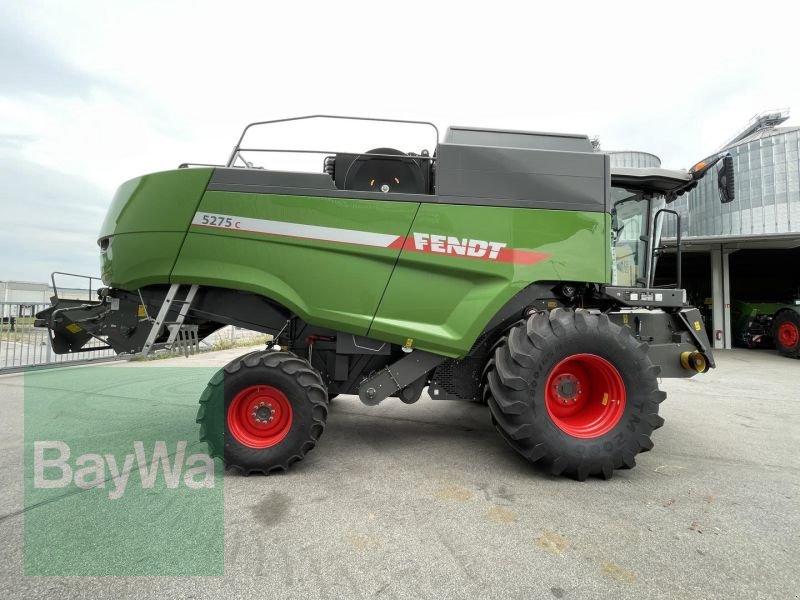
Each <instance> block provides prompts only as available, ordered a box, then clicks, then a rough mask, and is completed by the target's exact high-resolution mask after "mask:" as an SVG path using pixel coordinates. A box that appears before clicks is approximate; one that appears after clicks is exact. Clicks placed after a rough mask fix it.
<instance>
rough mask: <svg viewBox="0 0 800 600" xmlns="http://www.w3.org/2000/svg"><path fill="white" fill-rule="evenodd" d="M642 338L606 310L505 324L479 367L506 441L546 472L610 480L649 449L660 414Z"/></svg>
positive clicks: (653, 373)
mask: <svg viewBox="0 0 800 600" xmlns="http://www.w3.org/2000/svg"><path fill="white" fill-rule="evenodd" d="M659 372H660V368H659V367H657V366H655V365H654V364H653V363H652V361H651V360H650V358H649V357H648V355H647V344H645V343H643V342H639V341H638V340H636V339H635V338H634V337H633V335H632V333H631V331H630V329H628V328H627V327H620V326H619V325H616V324H614V323H612V322H611V321H610V320H609V318H608V316H607V315H604V314H600V315H595V314H591V313H589V312H588V311H585V310H577V311H573V310H571V309H563V308H557V309H554V310H553V311H551V312H550V313H536V314H534V315H532V316H531V317H529V318H528V320H527V321H520V322H519V323H518V324H516V325H514V326H513V327H512V328H511V329H510V330H509V332H508V335H507V336H506V338H505V344H500V345H499V346H498V348H497V350H496V351H495V355H494V357H493V359H492V361H490V363H489V365H488V366H487V370H486V384H487V385H486V387H485V390H484V397H485V398H486V400H487V403H488V405H489V410H490V412H491V415H492V422H493V424H494V425H495V428H496V429H497V430H498V431H499V432H500V434H501V435H502V436H503V438H504V439H505V440H506V442H507V443H508V444H509V445H510V446H511V447H512V448H513V449H514V450H516V451H517V452H519V453H520V454H521V455H522V456H524V457H525V458H527V459H528V460H529V461H531V462H533V463H536V462H541V463H543V464H545V465H546V466H547V467H549V469H550V471H551V473H552V474H554V475H561V474H565V475H568V476H570V477H574V478H575V479H578V480H580V481H583V480H585V479H586V478H587V477H588V476H590V475H596V476H600V477H603V478H604V479H609V478H611V477H612V475H613V473H614V470H615V469H622V468H632V467H634V466H635V465H636V459H635V456H636V455H637V454H638V453H639V452H642V451H646V450H649V449H651V448H652V447H653V442H652V441H651V439H650V436H651V434H652V432H653V430H654V429H657V428H658V427H661V425H663V423H664V420H663V419H662V418H661V417H659V416H658V405H659V403H660V402H661V401H663V400H664V398H665V397H666V394H665V393H664V392H661V391H659V389H658V381H657V376H658V374H659Z"/></svg>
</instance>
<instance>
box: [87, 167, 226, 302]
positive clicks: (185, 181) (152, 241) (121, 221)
mask: <svg viewBox="0 0 800 600" xmlns="http://www.w3.org/2000/svg"><path fill="white" fill-rule="evenodd" d="M212 171H213V169H178V170H174V171H163V172H160V173H151V174H149V175H143V176H141V177H136V178H135V179H131V180H130V181H126V182H125V183H123V184H122V185H121V186H120V187H119V189H117V192H116V194H114V199H113V200H112V201H111V205H110V206H109V208H108V212H107V213H106V217H105V220H104V221H103V225H102V226H101V228H100V233H99V236H98V237H99V238H107V239H106V240H104V244H103V246H101V261H102V267H101V268H102V277H103V282H104V283H105V284H106V285H109V286H112V287H118V288H121V289H127V290H135V289H136V288H138V287H140V286H144V285H148V284H151V283H167V281H168V280H169V275H170V271H172V267H173V265H174V264H175V259H176V258H177V256H178V251H179V249H180V247H181V243H182V242H183V238H184V236H185V235H186V229H187V228H188V227H189V224H190V223H191V222H192V217H193V216H194V213H195V211H196V210H197V205H198V203H199V202H200V198H201V197H202V196H203V192H204V191H205V188H206V185H207V184H208V180H209V179H210V177H211V173H212Z"/></svg>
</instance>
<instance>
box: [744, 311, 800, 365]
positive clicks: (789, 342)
mask: <svg viewBox="0 0 800 600" xmlns="http://www.w3.org/2000/svg"><path fill="white" fill-rule="evenodd" d="M731 320H732V321H733V333H734V339H735V341H736V342H737V343H738V344H739V345H742V346H745V347H747V348H776V349H777V350H778V352H780V353H781V354H783V355H784V356H788V357H789V358H800V300H795V301H794V303H793V304H783V303H775V302H744V301H741V300H737V301H736V302H734V303H733V306H732V307H731Z"/></svg>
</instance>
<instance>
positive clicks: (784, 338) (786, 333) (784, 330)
mask: <svg viewBox="0 0 800 600" xmlns="http://www.w3.org/2000/svg"><path fill="white" fill-rule="evenodd" d="M798 340H800V330H798V328H797V325H795V324H794V323H781V325H780V327H778V341H779V342H780V343H781V345H782V346H783V347H784V348H793V347H794V346H796V345H797V342H798Z"/></svg>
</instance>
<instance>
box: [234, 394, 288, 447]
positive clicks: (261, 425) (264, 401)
mask: <svg viewBox="0 0 800 600" xmlns="http://www.w3.org/2000/svg"><path fill="white" fill-rule="evenodd" d="M291 428H292V405H291V403H290V402H289V399H288V398H287V397H286V395H285V394H284V393H283V392H281V391H280V390H279V389H277V388H274V387H272V386H271V385H251V386H250V387H246V388H245V389H243V390H242V391H240V392H239V393H238V394H236V396H235V397H234V398H233V400H232V401H231V403H230V405H229V406H228V430H229V431H230V432H231V435H233V437H235V438H236V440H237V441H238V442H239V443H240V444H243V445H244V446H247V447H249V448H271V447H272V446H274V445H275V444H278V443H279V442H280V441H281V440H283V438H285V437H286V434H288V433H289V429H291Z"/></svg>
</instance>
